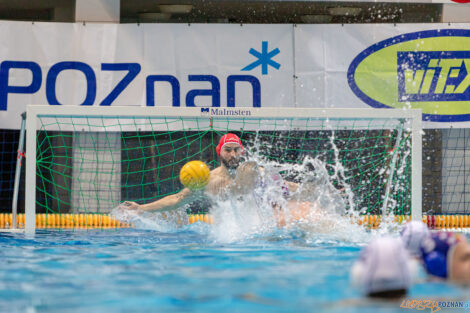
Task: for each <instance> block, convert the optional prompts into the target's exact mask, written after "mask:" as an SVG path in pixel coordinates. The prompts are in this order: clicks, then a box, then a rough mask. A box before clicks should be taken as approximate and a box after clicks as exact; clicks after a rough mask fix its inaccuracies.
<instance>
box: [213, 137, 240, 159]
mask: <svg viewBox="0 0 470 313" xmlns="http://www.w3.org/2000/svg"><path fill="white" fill-rule="evenodd" d="M228 143H237V144H238V145H239V146H240V148H242V151H243V145H242V141H241V140H240V138H238V136H237V135H235V134H231V133H228V134H225V135H223V136H222V138H220V141H219V144H218V145H217V147H216V148H215V152H217V155H218V156H220V150H222V147H223V146H225V145H226V144H228Z"/></svg>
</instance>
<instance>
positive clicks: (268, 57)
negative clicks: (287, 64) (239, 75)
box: [242, 41, 281, 75]
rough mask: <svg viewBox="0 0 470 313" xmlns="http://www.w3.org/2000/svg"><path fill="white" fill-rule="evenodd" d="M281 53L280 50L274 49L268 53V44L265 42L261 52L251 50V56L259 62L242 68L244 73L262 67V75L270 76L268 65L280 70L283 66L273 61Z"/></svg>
mask: <svg viewBox="0 0 470 313" xmlns="http://www.w3.org/2000/svg"><path fill="white" fill-rule="evenodd" d="M280 52H281V51H279V49H278V48H276V49H273V50H271V51H269V52H268V42H267V41H263V43H262V46H261V52H259V51H256V50H255V49H253V48H251V49H250V54H251V55H253V56H255V57H256V58H257V59H258V60H256V61H255V62H253V63H251V64H249V65H247V66H245V67H244V68H242V71H251V70H252V69H254V68H256V67H258V66H260V65H261V74H263V75H267V74H268V65H269V66H272V67H274V68H275V69H276V70H278V69H279V68H280V67H281V64H279V63H277V62H276V61H274V60H272V58H274V57H275V56H276V55H278V54H279V53H280Z"/></svg>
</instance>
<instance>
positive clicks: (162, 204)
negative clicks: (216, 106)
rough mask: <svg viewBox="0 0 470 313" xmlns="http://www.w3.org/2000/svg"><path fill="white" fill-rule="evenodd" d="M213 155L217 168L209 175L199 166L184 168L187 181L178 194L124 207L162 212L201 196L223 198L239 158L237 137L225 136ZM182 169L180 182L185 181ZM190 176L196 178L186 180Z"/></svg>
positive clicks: (198, 162)
mask: <svg viewBox="0 0 470 313" xmlns="http://www.w3.org/2000/svg"><path fill="white" fill-rule="evenodd" d="M216 152H217V155H218V156H219V160H220V166H219V167H217V168H215V169H213V170H212V171H210V174H209V169H208V168H207V165H205V164H204V163H203V162H200V161H192V162H189V163H188V164H186V165H185V167H186V166H188V167H190V168H188V172H190V174H189V175H188V179H187V181H182V183H183V184H184V185H185V186H186V187H185V188H184V189H183V190H181V191H180V192H178V193H175V194H172V195H168V196H166V197H163V198H161V199H159V200H157V201H154V202H151V203H147V204H138V203H136V202H131V201H126V202H124V205H125V206H126V207H127V208H128V209H130V210H138V211H147V212H154V211H159V212H163V211H171V210H175V209H177V208H180V207H182V206H184V205H186V204H189V203H192V202H194V201H197V200H201V199H202V198H204V194H208V195H212V196H221V195H223V194H224V193H225V192H226V191H227V189H228V187H229V186H231V185H233V184H234V180H235V176H236V169H237V168H238V166H239V164H240V159H241V156H242V154H243V145H242V142H241V140H240V138H239V137H238V136H237V135H235V134H231V133H228V134H225V135H224V136H222V138H220V141H219V144H218V145H217V147H216ZM193 162H194V163H193ZM183 169H184V167H183ZM183 169H182V173H181V174H182V175H181V177H180V178H181V179H182V180H186V179H185V176H184V175H183V172H184V171H183ZM191 174H192V175H193V176H197V177H190V176H191ZM194 174H195V175H194ZM191 178H196V181H191ZM201 191H203V192H201Z"/></svg>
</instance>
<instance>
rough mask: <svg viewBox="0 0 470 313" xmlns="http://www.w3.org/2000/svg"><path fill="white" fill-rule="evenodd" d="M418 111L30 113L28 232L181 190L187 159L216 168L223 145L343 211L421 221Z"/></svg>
mask: <svg viewBox="0 0 470 313" xmlns="http://www.w3.org/2000/svg"><path fill="white" fill-rule="evenodd" d="M420 118H421V116H420V112H419V111H417V110H376V109H354V110H344V109H341V110H336V109H287V108H282V109H271V108H269V109H268V108H266V109H264V108H263V109H250V108H247V109H235V108H226V109H210V110H208V109H201V108H166V107H160V108H146V107H71V106H68V107H51V106H29V107H28V112H27V147H26V153H27V165H26V167H27V168H26V175H27V176H26V215H27V216H28V212H29V216H30V221H29V223H28V217H27V218H26V227H27V228H28V227H29V228H30V229H31V228H32V229H34V223H33V219H34V213H60V214H64V213H109V212H110V210H111V209H112V208H114V207H116V206H117V205H118V204H119V203H121V202H122V201H136V202H138V203H148V202H152V201H155V200H157V199H160V198H162V197H164V196H166V195H168V194H172V193H174V192H177V191H179V190H181V188H182V186H181V184H180V182H179V171H180V169H181V167H182V166H183V165H184V164H185V163H186V162H188V161H191V160H202V161H204V162H206V163H207V164H208V165H209V167H210V168H215V167H217V166H219V165H220V164H219V159H218V156H217V155H216V152H215V146H216V145H217V143H218V141H219V139H220V137H221V136H222V135H223V134H225V133H228V132H231V133H235V134H237V135H238V136H239V137H240V138H241V140H242V142H243V144H244V146H245V151H246V153H245V154H244V158H245V159H255V160H257V161H259V162H260V163H261V164H262V165H266V166H273V167H274V168H276V169H277V170H278V172H279V173H280V175H281V176H283V178H284V179H285V180H288V181H293V182H296V183H299V185H301V186H302V184H310V185H312V184H313V185H318V184H321V183H322V181H326V182H325V183H327V184H329V185H330V186H333V187H334V188H335V189H336V190H338V191H339V192H338V194H339V195H340V197H341V198H343V201H344V203H345V207H344V210H345V212H348V211H354V212H361V213H364V214H385V213H393V214H407V215H409V214H412V213H413V215H414V218H420V215H421V179H420V177H421V132H420V131H421V129H420V128H421V121H420Z"/></svg>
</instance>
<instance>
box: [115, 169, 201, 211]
mask: <svg viewBox="0 0 470 313" xmlns="http://www.w3.org/2000/svg"><path fill="white" fill-rule="evenodd" d="M209 179H210V170H209V167H207V165H206V164H205V163H204V162H202V161H198V160H196V161H190V162H188V163H186V164H185V165H184V166H183V167H182V168H181V171H180V181H181V183H182V184H183V185H184V186H185V188H184V189H183V190H181V191H180V192H178V193H175V194H172V195H168V196H166V197H163V198H161V199H160V200H157V201H154V202H151V203H147V204H138V203H136V202H130V201H126V202H124V205H125V206H126V207H127V208H128V209H129V210H138V211H147V212H155V211H159V212H165V211H171V210H175V209H178V208H180V207H182V206H183V205H185V204H188V203H190V202H192V201H194V200H195V198H196V197H195V195H196V194H198V192H195V193H194V192H193V190H194V191H198V190H200V191H202V190H203V189H204V188H205V187H206V186H207V184H208V183H209Z"/></svg>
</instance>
